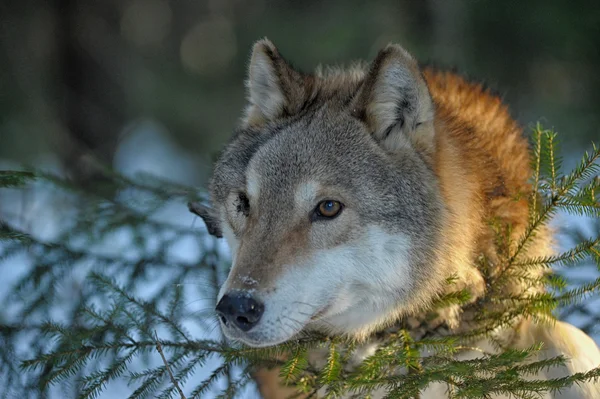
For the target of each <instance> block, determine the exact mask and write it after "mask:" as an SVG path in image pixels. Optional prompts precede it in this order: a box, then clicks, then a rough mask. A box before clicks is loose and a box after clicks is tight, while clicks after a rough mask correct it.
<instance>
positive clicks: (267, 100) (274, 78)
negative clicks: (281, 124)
mask: <svg viewBox="0 0 600 399" xmlns="http://www.w3.org/2000/svg"><path fill="white" fill-rule="evenodd" d="M309 80H310V78H309V77H308V76H305V75H304V74H302V73H300V72H298V71H296V70H295V69H294V68H292V66H291V65H289V64H288V63H287V62H286V61H285V60H284V59H283V57H282V56H281V55H280V54H279V51H277V48H276V47H275V46H274V45H273V43H271V42H270V41H269V40H268V39H262V40H259V41H258V42H256V44H254V48H253V50H252V57H251V58H250V66H249V67H248V79H247V81H246V86H247V88H248V100H249V104H248V107H247V109H246V117H245V118H244V125H246V126H261V125H264V124H265V123H267V122H268V121H271V120H274V119H276V118H278V117H281V116H284V115H286V114H287V115H293V114H294V113H296V112H298V110H299V109H300V108H301V107H302V104H304V101H305V98H306V94H307V93H308V86H309Z"/></svg>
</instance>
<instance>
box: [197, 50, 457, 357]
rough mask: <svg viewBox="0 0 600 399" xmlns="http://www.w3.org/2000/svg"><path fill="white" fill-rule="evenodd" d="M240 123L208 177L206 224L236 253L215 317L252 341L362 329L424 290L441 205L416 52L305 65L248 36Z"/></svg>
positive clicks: (434, 275)
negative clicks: (331, 65)
mask: <svg viewBox="0 0 600 399" xmlns="http://www.w3.org/2000/svg"><path fill="white" fill-rule="evenodd" d="M247 88H248V93H249V104H248V106H247V109H246V113H245V117H244V118H243V121H242V123H241V126H240V128H239V129H238V130H237V131H236V133H235V134H234V136H233V138H232V140H231V142H230V143H229V144H228V146H227V147H226V149H225V150H224V152H223V154H222V155H221V157H220V159H219V160H218V162H217V164H216V166H215V169H214V173H213V176H212V180H211V185H210V187H211V198H212V209H207V210H205V212H204V214H203V217H204V219H205V221H206V223H207V225H208V227H209V231H211V232H213V233H214V234H215V235H218V236H220V235H222V236H223V237H225V239H226V240H227V242H228V244H229V246H230V248H231V252H232V255H233V264H232V268H231V271H230V274H229V277H228V279H227V281H226V282H225V283H224V285H223V287H222V288H221V290H220V292H219V295H218V298H217V300H218V305H217V312H218V313H219V315H220V319H221V325H222V329H223V331H224V333H225V335H226V336H228V337H229V338H231V339H236V340H239V341H242V342H244V343H246V344H248V345H251V346H268V345H275V344H278V343H281V342H284V341H286V340H288V339H290V338H292V337H294V336H296V335H297V334H299V333H300V332H302V331H307V330H310V329H317V330H321V331H325V332H328V333H336V334H349V335H352V336H361V335H362V336H364V335H365V334H367V333H369V332H371V331H373V329H375V328H377V327H379V326H381V324H382V323H385V322H388V321H389V320H393V319H394V318H396V317H398V316H400V315H402V314H406V312H410V311H411V310H414V309H415V308H416V307H418V306H420V305H422V304H424V303H426V302H427V301H428V300H429V299H430V298H431V292H432V291H435V288H434V287H436V286H437V284H438V283H439V281H440V276H439V273H438V270H437V269H436V267H437V266H436V264H437V262H436V258H437V253H436V251H435V248H437V247H438V246H437V245H436V243H437V242H438V241H439V240H440V239H441V237H440V231H441V228H440V224H441V223H442V222H441V221H442V220H443V214H444V212H445V209H444V205H443V202H442V199H441V195H440V191H439V187H438V182H437V178H436V175H435V173H434V171H433V167H432V158H433V154H434V151H435V131H434V130H435V129H434V107H433V104H432V100H431V97H430V95H429V92H428V89H427V85H426V83H425V81H424V79H423V77H422V75H421V72H420V70H419V68H418V65H417V63H416V62H415V60H414V59H413V58H412V57H411V56H410V55H409V54H408V53H407V52H406V51H405V50H404V49H402V48H401V47H399V46H396V45H389V46H387V47H386V48H384V49H383V50H381V51H380V52H379V54H378V55H377V57H376V58H375V60H374V61H373V62H372V63H371V65H370V66H356V67H354V68H351V69H349V70H335V69H331V70H327V71H325V72H322V71H318V72H317V73H315V74H311V75H309V74H304V73H301V72H299V71H297V70H295V69H294V68H293V67H291V66H290V65H289V64H288V63H287V62H286V61H285V60H284V58H283V57H282V56H281V55H280V54H279V52H278V50H277V49H276V48H275V46H274V45H273V44H272V43H271V42H269V41H268V40H261V41H259V42H257V43H256V44H255V46H254V49H253V52H252V58H251V61H250V65H249V72H248V81H247Z"/></svg>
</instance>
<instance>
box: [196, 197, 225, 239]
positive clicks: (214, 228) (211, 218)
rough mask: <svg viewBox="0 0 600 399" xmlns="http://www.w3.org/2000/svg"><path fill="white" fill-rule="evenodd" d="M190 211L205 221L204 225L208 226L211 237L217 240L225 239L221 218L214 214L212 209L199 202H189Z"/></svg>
mask: <svg viewBox="0 0 600 399" xmlns="http://www.w3.org/2000/svg"><path fill="white" fill-rule="evenodd" d="M188 209H189V210H190V212H192V213H193V214H194V215H197V216H200V217H201V218H202V220H204V224H206V229H207V230H208V233H209V234H210V235H213V236H215V237H217V238H221V237H223V232H222V230H221V226H220V223H219V218H218V217H217V216H216V215H215V214H214V211H213V210H212V208H209V207H207V206H204V205H202V204H200V203H199V202H188Z"/></svg>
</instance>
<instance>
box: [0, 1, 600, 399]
mask: <svg viewBox="0 0 600 399" xmlns="http://www.w3.org/2000/svg"><path fill="white" fill-rule="evenodd" d="M265 36H267V37H269V38H270V39H271V40H272V41H273V42H274V43H275V44H276V45H277V46H278V48H279V49H280V51H281V53H282V54H283V55H284V57H286V58H287V59H288V60H289V61H291V62H292V63H293V64H294V65H296V66H297V67H298V68H300V69H302V70H304V71H310V70H312V69H314V68H315V67H316V66H317V64H319V63H323V64H348V63H350V62H351V61H353V60H356V59H371V58H372V57H373V56H374V55H375V54H376V53H377V51H378V50H379V49H380V48H381V47H383V46H384V45H385V44H387V43H388V42H397V43H400V44H402V45H403V46H405V47H406V48H407V49H408V50H409V51H410V52H412V53H413V54H414V55H415V56H416V57H417V58H418V59H419V60H420V61H422V62H430V63H433V64H435V65H438V66H440V67H449V68H456V69H458V70H459V71H461V72H462V73H464V74H466V75H467V76H468V77H470V78H472V79H475V80H479V81H483V82H485V83H486V84H487V85H488V86H489V87H490V88H492V89H494V90H495V91H496V92H497V93H499V95H501V96H502V97H503V98H504V99H505V100H506V102H507V103H508V104H509V105H510V107H511V111H512V113H513V115H514V116H515V118H517V119H518V120H519V121H520V122H521V123H522V124H523V125H524V126H525V127H527V126H533V125H535V123H536V122H538V121H541V122H542V123H543V124H544V126H545V127H547V128H549V127H553V128H554V129H555V130H556V131H557V132H559V136H558V137H559V139H560V141H561V142H562V152H563V155H564V156H565V159H566V162H565V163H566V166H569V165H571V164H572V163H573V162H575V158H573V160H572V161H571V157H572V156H573V155H574V156H576V158H577V159H579V157H580V155H581V153H582V151H583V149H584V148H588V147H589V143H590V141H592V140H594V141H596V142H599V141H600V73H599V71H600V5H598V2H597V1H593V0H589V1H585V0H576V1H566V0H562V1H561V0H527V1H522V0H521V1H517V0H502V1H498V0H464V1H459V0H387V1H369V2H367V1H358V0H349V1H341V0H333V1H316V0H305V1H292V0H285V1H273V0H177V1H175V0H173V1H164V0H45V1H41V0H19V1H17V0H2V2H0V169H11V168H18V167H19V166H20V165H30V166H34V167H38V168H41V169H44V170H48V171H50V172H52V173H55V174H57V175H60V176H66V177H68V178H70V179H72V180H73V182H75V183H76V184H77V185H78V186H79V187H81V188H82V189H83V191H86V190H89V191H94V192H99V191H102V187H104V186H103V185H104V183H106V176H105V174H104V173H102V172H101V171H100V169H101V168H99V167H98V165H99V164H103V165H108V166H110V167H112V168H114V169H115V170H116V171H117V172H119V173H121V174H123V175H125V176H129V177H131V178H135V176H137V175H136V174H137V173H138V172H146V173H151V174H153V175H156V176H159V177H161V178H164V179H166V180H167V179H168V180H169V181H172V182H176V183H181V184H185V185H187V186H195V187H198V188H199V191H202V187H203V186H204V185H205V184H206V182H207V178H208V176H209V174H210V168H211V165H212V162H213V160H214V158H215V157H216V156H217V155H218V152H219V150H220V148H221V147H222V146H223V144H224V143H225V142H226V141H227V139H228V138H229V137H230V135H231V134H232V132H233V129H234V127H235V126H236V124H237V121H238V118H239V117H240V115H241V110H242V108H243V106H244V103H245V93H244V84H243V82H244V79H245V73H246V70H245V69H246V64H247V61H248V57H249V54H250V49H251V46H252V43H253V42H254V41H255V40H257V39H259V38H262V37H265ZM113 189H114V188H110V189H108V190H107V191H106V192H103V193H102V195H103V196H104V198H110V197H111V196H113V198H117V199H116V200H114V201H115V203H118V204H119V206H123V205H129V203H128V202H127V201H129V199H128V197H127V196H122V195H121V196H119V195H120V194H122V193H120V194H119V195H117V193H116V191H111V190H113ZM85 203H86V202H85V201H73V198H72V197H69V196H57V195H55V193H53V194H48V190H47V187H46V188H44V187H36V188H35V189H34V190H4V191H0V221H1V220H5V221H7V222H9V223H10V224H11V225H16V226H20V227H21V228H22V229H24V230H27V231H29V232H32V233H34V234H35V235H36V236H37V237H39V238H44V239H48V238H51V239H54V238H57V237H63V236H60V235H59V232H61V231H64V230H68V229H69V228H71V227H69V226H72V224H70V223H66V221H68V220H70V219H71V216H69V215H70V214H69V212H68V211H72V209H71V208H73V209H74V208H77V209H78V210H79V214H80V215H81V214H84V215H85V216H86V217H87V218H88V219H89V220H88V222H89V221H90V220H91V221H94V220H95V218H96V216H97V217H98V220H101V218H102V217H106V213H102V212H103V210H104V211H106V208H102V207H99V208H94V209H92V208H86V207H85ZM82 204H84V205H82ZM67 208H69V209H67ZM138 209H143V208H138ZM153 210H155V209H154V208H153V209H152V211H153ZM98 211H99V212H98ZM95 212H98V213H95ZM141 212H144V211H143V210H142V211H141ZM149 212H150V211H149ZM161 212H162V213H161V214H160V215H159V217H158V219H157V220H162V221H165V220H167V221H169V223H172V224H173V225H177V226H180V228H178V229H174V230H173V231H174V232H175V233H173V234H172V235H170V236H169V238H164V237H163V238H164V239H163V238H161V239H157V240H156V241H158V242H159V244H157V245H158V247H159V248H161V250H160V251H159V253H160V262H158V261H156V259H155V258H153V259H155V260H154V263H153V264H154V266H156V265H158V264H160V265H162V266H164V267H163V269H162V271H163V272H164V271H166V273H167V274H164V275H162V276H169V269H168V267H169V265H170V262H173V264H178V265H181V270H184V269H185V270H187V271H186V273H188V272H189V270H188V269H190V270H191V269H193V266H194V265H195V264H196V262H200V260H201V261H202V262H204V263H206V262H208V261H207V260H206V257H205V256H204V255H203V252H202V250H201V249H199V248H200V247H201V246H202V247H203V248H204V249H203V250H204V251H205V252H204V253H207V252H206V249H205V248H206V247H209V248H212V249H211V250H210V251H213V252H214V251H217V250H218V251H221V250H222V248H221V249H219V248H216V247H214V245H213V244H211V243H210V242H209V240H204V239H203V238H200V239H198V238H197V237H195V238H194V231H198V232H199V236H200V233H204V230H203V229H204V227H203V226H200V224H201V223H196V224H195V225H192V223H193V220H194V218H193V217H192V215H190V214H188V213H187V210H186V208H185V202H183V201H179V202H177V203H176V204H174V205H173V204H172V206H171V207H169V208H168V210H167V211H161ZM86 213H87V214H86ZM112 216H114V215H112ZM125 222H130V220H127V221H121V222H120V223H122V224H123V225H124V224H125ZM152 223H154V222H152ZM558 223H559V224H562V227H565V226H566V227H567V229H568V230H569V231H570V232H571V233H572V232H573V231H575V230H576V231H578V233H577V234H581V235H583V236H585V235H586V233H585V231H586V229H587V231H588V232H589V229H590V228H593V229H595V228H600V226H598V227H595V226H588V225H585V224H581V223H580V220H578V219H567V218H559V219H558ZM107 224H108V222H107ZM190 226H191V228H190ZM581 229H583V230H584V231H583V233H582V232H581ZM100 230H102V228H101V229H100ZM133 230H135V229H133ZM94 231H96V230H94ZM102 231H103V234H102V237H101V240H99V239H98V237H97V236H95V235H93V234H90V235H89V236H86V237H87V238H86V239H90V238H92V239H95V240H97V241H98V242H100V241H101V244H99V245H96V247H95V249H98V250H102V251H105V252H106V251H108V252H109V253H112V254H119V255H121V254H123V256H124V257H127V259H133V258H132V256H133V255H131V254H129V253H128V252H127V251H128V250H129V249H131V248H130V247H129V245H130V243H132V242H136V243H139V242H142V241H144V240H151V239H154V238H155V237H153V236H152V231H154V230H141V229H140V230H139V231H137V230H136V232H135V234H134V235H133V238H132V235H131V234H130V235H123V234H122V233H123V232H121V233H120V234H116V235H110V234H104V233H106V231H108V229H106V230H102ZM148 231H150V233H149V232H148ZM175 236H177V237H179V238H181V237H184V236H185V237H184V238H183V241H177V240H176V239H175V238H174V237H175ZM202 237H203V236H202ZM68 238H69V239H72V238H73V237H71V236H69V237H68ZM161 240H162V241H161ZM565 240H566V238H565ZM199 241H201V243H200V244H201V245H199ZM82 242H83V241H82ZM82 242H79V245H80V247H82V245H81V243H82ZM144 242H145V241H144ZM0 244H1V242H0ZM211 245H213V246H212V247H211ZM83 247H85V248H87V244H85V243H84V244H83ZM165 248H166V249H165ZM0 249H1V247H0ZM163 250H164V251H163ZM210 251H209V252H210ZM218 251H217V252H218ZM225 252H226V251H225ZM211 253H212V252H211ZM222 253H223V252H221V254H222ZM0 255H1V253H0ZM130 255H131V256H130ZM138 255H139V254H138ZM163 255H164V256H163ZM136 256H137V255H136ZM225 256H226V254H225ZM57 259H59V260H58V261H57V260H55V259H53V258H52V259H51V260H45V261H44V262H47V263H48V265H50V266H53V265H54V264H56V265H62V263H63V261H62V260H60V259H62V258H57ZM85 259H87V258H84V259H83V260H85ZM107 259H108V258H107ZM28 260H29V261H31V259H25V258H14V257H13V258H11V259H8V260H6V259H5V258H3V257H2V256H0V275H2V278H3V282H4V284H3V287H0V300H2V301H3V303H4V304H5V306H4V308H3V309H2V310H0V322H4V321H6V320H12V319H14V317H15V315H16V314H18V313H19V312H22V311H23V310H22V308H20V307H19V306H17V305H15V306H12V305H14V304H15V303H16V302H15V303H13V302H14V300H15V299H14V298H20V299H19V300H20V301H22V303H29V302H27V301H29V300H31V303H32V305H31V307H26V308H27V309H28V310H29V311H31V309H37V310H38V311H39V312H38V313H35V312H33V311H32V313H31V314H32V315H33V316H32V317H38V319H42V318H43V317H47V316H48V314H51V315H53V317H55V316H56V314H57V313H44V312H50V310H48V309H50V307H49V305H48V307H47V308H45V307H43V306H42V305H40V304H41V303H43V302H44V300H45V299H44V298H50V296H47V297H44V296H43V295H46V294H43V295H42V296H41V297H40V298H38V297H36V299H35V300H33V299H27V296H26V295H25V296H24V295H23V292H28V291H27V290H30V292H32V293H33V292H34V291H35V292H37V291H36V290H37V289H38V288H39V287H30V288H28V287H29V286H27V285H26V281H25V282H24V280H27V279H24V280H19V278H23V276H25V275H26V273H28V272H29V271H31V270H32V269H29V266H30V263H31V262H30V263H27V261H28ZM53 262H54V263H53ZM94 262H97V263H98V261H97V260H95V261H94ZM92 263H93V262H92ZM100 263H102V262H100ZM130 263H131V262H130ZM134 263H135V262H134ZM209 263H210V262H209ZM213 263H214V262H213ZM34 264H35V261H34ZM125 264H129V263H127V262H125V263H117V266H118V267H121V266H123V265H125ZM132 264H133V263H132ZM141 264H143V263H141ZM173 264H171V267H174V266H173ZM95 265H96V264H95V263H94V267H96V266H95ZM136 265H137V266H139V264H136ZM137 266H136V267H137ZM86 267H87V268H83V269H76V268H74V269H73V270H72V271H69V272H68V273H66V274H61V275H60V277H56V276H54V277H52V278H51V279H50V280H49V281H52V282H53V283H52V284H54V285H56V286H57V287H56V288H52V289H51V290H53V291H52V292H54V291H60V292H61V293H62V294H61V295H62V296H61V297H60V298H59V299H60V300H58V301H54V302H53V305H52V306H54V307H56V306H58V307H59V308H60V306H62V305H60V304H61V303H63V302H61V301H64V303H68V304H71V303H72V302H73V298H74V296H73V295H74V294H72V293H73V292H79V291H78V290H79V289H80V288H81V286H80V285H78V284H79V283H81V281H82V280H83V276H84V275H85V272H87V271H89V270H90V269H89V268H90V267H91V266H89V265H87V266H86ZM107 267H108V269H105V270H108V271H109V273H110V267H109V266H107ZM123 267H125V266H123ZM132 267H133V266H132ZM186 268H187V269H186ZM80 270H85V272H82V271H80ZM132 270H133V269H132ZM171 270H174V269H171ZM177 270H179V269H177ZM118 271H119V270H117V271H115V275H117V274H118ZM588 271H589V273H596V271H595V269H594V268H593V267H592V268H591V269H588ZM135 273H140V274H143V272H140V271H139V270H137V269H136V270H135V271H133V272H132V276H138V275H137V274H135ZM171 273H172V272H171ZM589 273H588V274H585V270H584V273H582V274H581V276H580V278H581V279H582V280H583V281H585V280H589V279H590V278H593V277H594V276H593V275H591V274H589ZM65 276H66V277H65ZM160 276H161V274H154V275H151V276H146V283H145V284H146V285H147V286H150V285H151V283H156V282H157V281H160V279H161V277H160ZM178 276H179V277H178V278H181V279H185V278H188V277H185V276H187V275H185V274H181V275H178ZM222 277H223V275H221V276H220V278H222ZM165 278H166V277H165ZM196 278H201V276H199V275H196ZM217 280H218V279H217ZM40 281H42V282H43V281H44V280H42V279H40ZM148 281H149V282H148ZM173 281H175V279H174V280H173ZM177 281H180V280H177ZM192 281H198V280H192ZM13 282H18V283H19V284H24V285H22V286H20V288H19V290H20V291H19V290H13V291H12V293H11V294H10V295H12V294H14V293H15V292H16V293H17V294H16V295H17V296H13V297H12V298H13V299H12V301H13V302H10V301H8V300H4V299H2V298H4V295H3V291H5V293H8V292H9V291H10V290H11V289H12V288H11V287H12V284H13ZM215 283H218V281H216V282H215ZM15 284H16V283H15ZM199 286H200V287H203V286H202V285H199ZM173 287H174V285H163V286H162V288H160V290H155V292H160V293H162V294H164V293H168V292H169V291H173V289H172V288H173ZM213 288H214V287H213ZM32 295H33V294H32ZM36 295H37V294H36ZM152 295H153V294H152ZM157 295H158V294H157ZM194 295H195V296H194ZM8 297H9V294H7V296H6V298H8ZM198 297H201V298H202V299H203V300H208V304H209V305H208V306H207V308H208V309H210V307H211V306H212V305H211V303H210V300H209V299H211V298H213V297H214V293H213V294H212V296H211V295H208V296H207V295H204V296H202V295H201V294H198V293H196V294H193V295H192V298H198ZM38 299H39V300H38ZM599 302H600V301H599V300H598V299H597V298H596V300H595V301H593V302H590V303H587V304H584V306H581V307H578V308H577V311H576V312H575V311H573V310H572V309H566V310H564V311H563V315H564V316H569V317H572V318H573V322H575V323H576V324H578V325H580V326H582V327H584V328H585V329H586V331H588V332H590V333H592V334H594V337H595V338H596V340H597V342H598V338H599V335H598V333H599V331H598V325H597V323H596V322H597V320H598V319H597V317H596V318H590V317H589V316H590V314H593V313H594V312H593V309H597V308H598V305H599ZM9 304H10V305H11V306H9ZM186 305H187V303H186ZM28 306H29V305H28ZM44 306H45V305H44ZM65 306H67V305H65ZM201 308H202V306H200V307H199V309H201ZM40 309H42V310H40ZM44 309H45V310H44ZM36 314H37V316H36ZM59 314H60V312H59ZM42 315H43V316H42ZM214 327H215V326H214V325H213V326H212V327H211V328H208V330H210V331H209V332H210V333H211V334H214V333H215V330H214ZM1 343H2V342H0V344H1ZM17 349H18V348H17ZM17 349H14V350H15V351H17ZM42 349H43V348H40V351H41V350H42ZM11 350H12V349H11ZM1 364H2V363H1V361H0V366H1ZM1 368H2V367H0V369H1ZM0 371H1V370H0ZM3 378H4V377H3ZM119 389H121V388H117V391H115V392H121V393H122V391H120V390H119ZM57 395H58V396H57V397H66V396H64V395H62V394H57ZM249 395H250V396H249V397H254V396H253V394H249ZM254 395H255V394H254ZM107 397H111V396H110V394H109V395H108V396H107ZM113 397H117V396H113Z"/></svg>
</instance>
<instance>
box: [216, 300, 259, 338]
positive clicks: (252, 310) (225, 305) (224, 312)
mask: <svg viewBox="0 0 600 399" xmlns="http://www.w3.org/2000/svg"><path fill="white" fill-rule="evenodd" d="M216 310H217V313H218V314H219V316H220V317H221V321H222V322H223V324H225V325H227V324H228V323H233V324H235V325H236V326H237V327H238V328H239V329H240V330H242V331H248V330H250V329H251V328H252V327H254V326H255V325H257V324H258V321H259V320H260V317H261V316H262V314H263V311H264V310H265V306H264V305H263V304H262V303H260V302H258V301H256V300H255V299H254V298H252V297H251V296H250V295H248V294H244V293H241V292H235V291H234V292H230V293H229V294H225V295H223V298H221V300H220V301H219V303H218V304H217V308H216Z"/></svg>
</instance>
